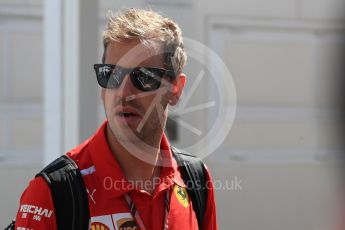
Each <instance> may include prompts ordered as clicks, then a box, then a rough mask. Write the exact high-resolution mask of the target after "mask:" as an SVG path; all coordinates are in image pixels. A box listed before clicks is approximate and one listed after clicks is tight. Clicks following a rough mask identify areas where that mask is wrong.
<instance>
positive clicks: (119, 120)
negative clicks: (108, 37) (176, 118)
mask: <svg viewBox="0 0 345 230" xmlns="http://www.w3.org/2000/svg"><path fill="white" fill-rule="evenodd" d="M149 47H150V48H148V47H147V46H145V45H143V44H141V43H140V42H139V41H138V40H131V41H127V42H121V43H120V42H113V43H111V44H109V45H108V47H107V49H106V51H105V59H104V63H105V64H115V65H118V66H121V67H125V68H134V67H155V68H164V60H163V53H162V52H161V49H162V47H161V45H160V44H157V43H156V44H154V43H153V44H151V46H149ZM159 53H160V54H159ZM174 84H175V85H176V80H175V81H171V80H169V81H168V78H166V77H164V78H163V81H162V83H161V86H160V88H159V89H157V90H155V91H148V92H144V91H141V90H140V89H137V88H136V87H135V86H134V85H133V83H132V81H131V79H130V77H129V75H127V76H126V77H125V79H124V80H123V82H122V83H121V85H120V86H119V88H116V89H104V88H102V91H101V97H102V100H103V102H104V108H105V112H106V116H107V119H108V125H109V127H110V129H111V131H112V133H113V134H114V135H115V137H116V138H117V139H118V140H119V141H120V142H121V143H122V144H124V143H126V142H130V143H132V144H135V143H136V142H144V143H145V144H149V145H152V144H153V143H154V140H156V139H157V138H160V136H161V135H162V132H163V130H164V126H165V123H166V119H167V111H168V110H167V107H168V104H169V103H170V104H176V102H177V100H178V97H177V95H176V91H175V92H172V91H173V90H171V89H172V88H174V87H173V86H174ZM182 88H183V87H182ZM181 90H182V89H181ZM178 96H179V95H178Z"/></svg>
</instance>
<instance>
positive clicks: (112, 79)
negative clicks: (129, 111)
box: [93, 64, 176, 91]
mask: <svg viewBox="0 0 345 230" xmlns="http://www.w3.org/2000/svg"><path fill="white" fill-rule="evenodd" d="M93 67H94V69H95V71H96V77H97V81H98V84H99V85H100V86H101V87H102V88H106V89H116V88H118V87H119V86H120V85H121V83H122V81H123V79H124V78H125V77H126V76H127V75H129V77H130V79H131V81H132V83H133V85H134V86H135V87H136V88H137V89H139V90H142V91H153V90H156V89H158V88H159V87H160V85H161V82H162V78H163V77H164V76H167V77H168V78H171V79H173V78H175V77H176V74H175V72H174V71H172V70H166V69H160V68H153V67H135V68H124V67H121V66H118V65H112V64H94V66H93Z"/></svg>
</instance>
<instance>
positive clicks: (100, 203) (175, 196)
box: [16, 9, 217, 230]
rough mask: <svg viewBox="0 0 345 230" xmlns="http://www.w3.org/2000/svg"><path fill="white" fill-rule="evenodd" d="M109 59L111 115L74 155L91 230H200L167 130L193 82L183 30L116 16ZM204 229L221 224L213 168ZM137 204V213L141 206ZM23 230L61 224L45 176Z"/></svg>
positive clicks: (32, 190)
mask: <svg viewBox="0 0 345 230" xmlns="http://www.w3.org/2000/svg"><path fill="white" fill-rule="evenodd" d="M103 43H104V54H103V58H102V62H103V63H102V64H95V65H94V68H95V71H96V76H97V80H98V83H99V85H100V86H101V87H102V89H101V98H102V101H103V103H104V108H105V113H106V117H107V120H106V121H105V122H104V123H103V125H102V126H101V127H100V128H99V130H98V131H97V132H96V133H95V134H94V136H92V137H91V138H90V139H88V140H87V141H85V142H84V143H82V144H81V145H79V146H78V147H76V148H74V149H72V150H71V151H69V152H68V153H67V156H69V157H70V158H71V159H73V160H74V162H76V164H77V166H78V168H79V169H80V172H81V175H82V177H83V181H84V184H85V187H86V190H87V194H88V205H89V213H90V228H91V229H148V230H149V229H153V230H155V229H157V230H158V229H159V230H160V229H179V230H180V229H198V221H197V218H196V214H195V210H194V209H193V205H192V201H191V199H190V198H189V196H188V193H187V192H186V183H184V181H183V179H182V177H181V173H180V172H179V170H178V166H177V162H176V160H175V159H174V157H173V155H172V151H171V149H170V146H169V143H168V140H167V138H166V136H165V134H164V132H163V131H164V128H165V124H166V120H167V116H168V107H169V106H174V105H176V104H177V103H178V101H179V98H180V96H181V94H182V90H183V87H184V84H185V81H186V76H185V75H184V74H183V73H182V68H183V66H184V65H185V63H186V53H185V50H184V48H183V41H182V36H181V31H180V28H179V27H178V25H177V24H176V23H175V22H173V21H172V20H170V19H168V18H164V17H162V16H161V15H159V14H157V13H155V12H153V11H149V10H142V9H130V10H127V11H124V12H120V13H118V14H117V15H114V14H112V13H111V14H109V15H108V19H107V26H106V29H105V31H104V33H103ZM206 172H207V173H206V177H207V178H206V179H207V182H208V183H207V184H208V186H207V188H208V191H207V199H206V211H205V215H204V218H203V220H202V224H201V226H202V229H217V224H216V208H215V201H214V191H213V185H212V181H211V177H210V174H209V172H208V170H207V168H206ZM133 210H134V211H133ZM16 227H17V229H35V230H36V229H57V224H56V216H55V211H54V204H53V201H52V195H51V192H50V190H49V186H48V185H47V182H46V181H45V180H44V179H43V178H42V177H36V178H35V179H34V180H32V181H31V182H30V184H29V186H28V187H27V189H26V190H25V191H24V193H23V194H22V197H21V200H20V207H19V211H18V214H17V218H16Z"/></svg>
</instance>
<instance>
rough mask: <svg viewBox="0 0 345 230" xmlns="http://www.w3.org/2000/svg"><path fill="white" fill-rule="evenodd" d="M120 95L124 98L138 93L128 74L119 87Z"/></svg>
mask: <svg viewBox="0 0 345 230" xmlns="http://www.w3.org/2000/svg"><path fill="white" fill-rule="evenodd" d="M118 92H119V94H120V95H119V96H120V97H121V98H123V99H126V98H128V97H129V98H130V97H132V96H133V95H135V94H136V93H137V90H136V88H135V86H134V85H133V83H132V81H131V79H130V76H129V75H127V76H126V77H125V78H124V79H123V82H122V83H121V85H120V88H119V89H118Z"/></svg>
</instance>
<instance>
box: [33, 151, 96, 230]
mask: <svg viewBox="0 0 345 230" xmlns="http://www.w3.org/2000/svg"><path fill="white" fill-rule="evenodd" d="M38 176H41V177H43V178H44V179H45V180H46V181H47V183H48V184H49V187H50V191H51V194H52V198H53V203H54V210H55V217H56V223H57V229H59V230H66V229H72V230H86V229H89V219H90V214H89V205H88V198H87V193H86V188H85V185H84V181H83V178H82V176H81V174H80V171H79V169H78V166H77V165H76V163H75V162H74V161H73V160H72V159H70V158H69V157H67V156H66V155H63V156H61V157H59V158H57V159H56V160H55V161H53V162H52V163H51V164H49V165H48V166H47V167H45V168H44V169H43V170H42V171H41V172H40V173H38V174H37V175H36V177H38Z"/></svg>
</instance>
